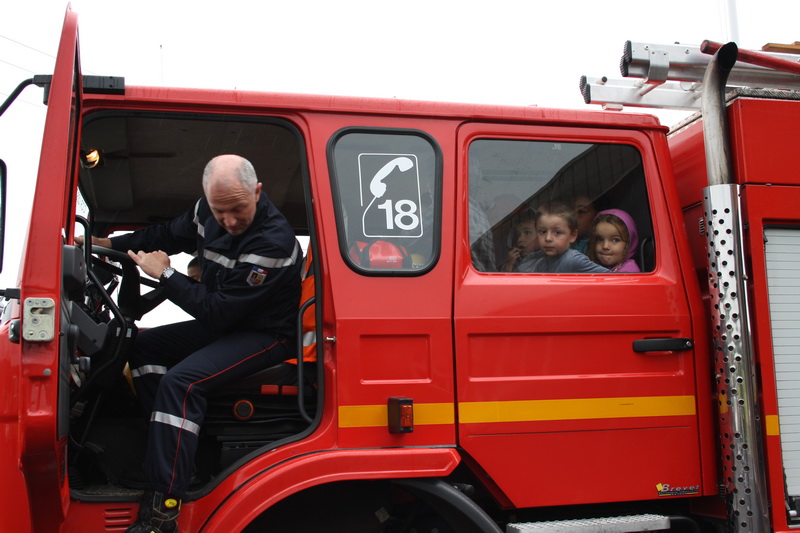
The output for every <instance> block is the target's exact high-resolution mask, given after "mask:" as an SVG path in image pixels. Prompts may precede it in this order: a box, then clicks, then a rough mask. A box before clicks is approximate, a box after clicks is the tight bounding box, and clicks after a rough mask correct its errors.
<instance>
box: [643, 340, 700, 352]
mask: <svg viewBox="0 0 800 533" xmlns="http://www.w3.org/2000/svg"><path fill="white" fill-rule="evenodd" d="M692 346H694V343H693V342H692V339H686V338H666V339H638V340H635V341H633V351H634V352H638V353H645V352H682V351H685V350H691V349H692Z"/></svg>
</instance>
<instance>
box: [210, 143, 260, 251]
mask: <svg viewBox="0 0 800 533" xmlns="http://www.w3.org/2000/svg"><path fill="white" fill-rule="evenodd" d="M203 192H204V193H205V195H206V200H207V201H208V206H209V207H210V208H211V212H212V214H213V215H214V218H215V219H216V220H217V222H218V223H219V225H220V226H222V227H223V228H224V229H225V231H227V232H228V233H230V234H231V235H240V234H242V233H244V232H245V231H247V228H249V227H250V224H252V223H253V218H255V214H256V208H257V204H258V198H259V196H260V195H261V184H260V183H258V180H257V179H256V172H255V169H253V165H252V164H250V162H249V161H248V160H247V159H245V158H243V157H241V156H238V155H232V154H227V155H220V156H217V157H215V158H214V159H212V160H211V161H209V162H208V164H207V165H206V168H205V170H204V171H203Z"/></svg>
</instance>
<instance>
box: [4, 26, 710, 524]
mask: <svg viewBox="0 0 800 533" xmlns="http://www.w3.org/2000/svg"><path fill="white" fill-rule="evenodd" d="M79 64H80V61H79V54H78V50H77V17H76V15H75V14H74V13H72V12H71V11H68V13H67V17H66V20H65V26H64V33H63V36H62V42H61V45H60V48H59V57H58V60H57V64H56V68H55V72H54V74H53V76H52V78H50V79H49V80H48V81H47V83H46V84H45V85H46V87H45V90H46V91H47V94H48V116H47V124H46V128H45V136H44V139H43V150H42V159H41V163H40V170H39V175H38V179H37V188H36V193H35V198H34V205H33V213H34V216H33V217H32V219H31V221H30V226H29V229H28V241H27V248H26V250H25V254H24V258H23V267H22V271H21V274H20V286H19V287H18V289H19V295H18V297H17V298H15V299H14V300H12V303H11V304H10V305H9V306H8V309H7V312H6V313H5V315H4V320H3V323H2V326H0V328H2V329H0V360H2V361H3V364H4V366H5V368H6V369H7V370H8V371H7V372H3V376H4V377H3V378H2V379H3V386H2V387H0V391H2V392H0V398H2V401H0V405H2V406H4V407H3V413H4V420H5V422H4V427H5V431H4V435H6V436H5V437H4V444H5V448H4V449H5V450H6V451H5V452H4V454H3V460H2V461H3V462H2V465H3V466H2V471H3V473H4V479H7V480H9V483H10V486H11V487H12V490H11V491H10V492H12V493H13V495H12V497H11V498H10V499H9V500H7V501H6V502H4V503H5V504H6V505H8V506H9V507H8V508H7V510H10V509H11V508H12V507H14V508H16V509H18V510H20V509H23V510H27V511H26V512H17V513H10V512H5V510H4V512H3V517H4V518H3V520H6V524H5V525H7V526H9V527H10V526H12V525H13V526H14V527H16V528H17V530H19V531H52V530H59V531H62V532H72V531H75V532H77V531H108V530H122V529H124V528H125V527H127V526H128V525H130V524H131V523H132V522H133V520H134V518H135V514H136V507H137V504H136V502H137V499H138V496H139V495H140V494H141V488H142V479H141V478H140V477H139V476H137V471H138V468H139V465H140V463H141V458H142V453H143V451H144V440H143V437H144V435H145V434H146V424H145V422H144V418H143V417H142V415H141V413H139V412H138V409H137V404H136V401H135V397H134V392H133V390H132V388H131V387H130V385H129V382H128V379H127V377H126V370H125V363H126V358H125V355H126V353H127V351H128V350H129V349H130V345H131V343H132V342H135V336H136V331H137V330H138V325H137V322H138V321H139V320H140V319H141V317H142V316H143V315H144V314H145V313H147V312H149V311H150V310H151V309H152V308H153V307H154V306H156V305H157V304H158V301H159V295H158V292H157V291H158V283H157V282H155V281H154V280H147V279H146V278H145V277H142V276H141V275H140V274H139V272H138V271H137V270H136V269H135V268H133V267H132V266H131V264H130V263H128V262H126V259H125V257H122V256H120V255H115V254H112V253H111V252H110V251H108V250H103V249H91V248H88V247H87V248H81V247H79V246H77V245H76V242H75V236H76V235H86V236H89V235H95V236H107V235H110V234H111V233H113V232H115V231H129V230H132V229H136V228H140V227H144V226H147V225H150V224H155V223H159V222H163V221H168V220H170V219H171V218H173V217H175V216H177V215H179V214H181V213H183V212H185V211H186V210H187V209H190V208H191V207H192V206H193V205H194V203H195V202H196V201H197V199H198V198H200V197H201V196H202V194H203V192H202V187H201V180H200V178H201V175H202V169H203V166H204V165H205V163H206V162H207V161H208V160H209V159H211V157H213V156H215V155H218V154H223V153H236V154H239V155H242V156H243V157H245V158H247V159H248V160H250V161H251V162H252V163H253V165H254V167H255V168H256V171H257V174H258V176H259V177H260V180H261V181H262V183H263V186H264V190H265V191H266V193H267V195H268V196H269V198H270V199H271V201H272V202H273V203H274V204H275V205H276V206H277V207H278V208H279V209H280V210H281V211H282V212H283V213H284V214H285V215H286V216H287V218H288V219H289V221H290V223H291V224H292V226H293V228H294V230H295V232H296V234H297V235H298V236H300V237H302V241H303V242H304V246H305V250H304V254H305V257H306V258H309V257H310V258H313V260H310V261H309V262H308V272H309V274H310V277H311V278H313V285H312V287H313V291H312V293H313V300H311V299H308V298H306V299H305V300H304V304H308V305H303V306H301V307H300V308H299V309H298V323H299V324H301V325H302V324H304V323H305V325H304V326H301V328H300V330H299V331H298V336H297V349H296V355H297V360H296V361H295V362H293V363H286V364H284V365H280V368H270V369H265V373H263V374H258V375H255V376H252V379H248V380H246V381H247V383H240V384H236V386H234V387H231V388H230V389H228V390H221V391H218V393H215V394H214V395H213V396H212V397H211V398H210V402H209V409H208V413H207V419H206V423H205V424H204V427H203V430H202V433H201V448H200V450H199V452H198V455H197V461H196V475H195V478H194V482H193V485H192V488H191V498H190V499H189V500H188V501H186V502H185V503H184V506H183V510H182V512H181V516H180V518H179V525H180V531H203V532H215V531H216V532H223V531H224V532H228V531H259V530H263V528H265V527H267V526H268V527H270V528H271V529H270V530H276V531H295V532H297V531H320V530H325V531H332V530H334V529H331V528H332V527H333V526H331V524H340V527H341V529H340V530H342V531H376V532H378V531H385V532H393V531H404V530H406V529H404V528H405V527H415V528H417V530H419V531H433V530H434V529H437V530H438V531H459V532H464V531H500V530H501V529H500V528H501V527H506V528H507V530H508V531H526V530H527V529H525V528H524V526H514V525H513V524H520V523H524V522H528V521H533V520H542V519H550V518H552V519H560V518H567V517H569V518H574V517H576V516H577V517H584V516H592V515H591V514H590V513H597V514H594V516H597V515H603V516H608V515H609V514H611V513H616V514H619V513H622V514H625V515H626V516H631V515H636V516H653V513H655V514H657V515H658V516H660V517H662V518H660V519H659V520H661V521H660V522H658V523H659V524H660V525H661V526H662V527H661V529H666V528H668V527H669V520H666V521H665V520H664V519H663V517H666V516H673V517H688V516H690V515H692V516H699V515H702V514H705V515H711V516H715V517H719V515H720V508H721V506H720V501H719V499H718V498H717V494H718V444H717V435H716V422H715V420H716V418H715V413H714V407H715V402H716V397H715V394H716V393H715V389H714V386H713V381H714V380H713V377H712V372H713V371H714V368H713V365H712V364H711V363H710V355H709V354H710V353H711V348H710V334H709V326H708V319H707V307H706V304H705V303H704V300H703V296H702V292H701V288H700V283H699V281H698V275H697V270H696V268H695V261H694V260H693V255H692V246H693V245H694V244H693V243H692V242H690V239H689V238H688V237H687V235H686V232H685V230H684V224H685V220H684V215H683V212H684V211H683V210H682V205H683V204H685V202H683V203H682V196H681V195H680V194H679V192H678V188H677V187H676V181H675V177H674V175H673V172H672V159H673V155H672V154H671V152H670V149H669V146H668V141H667V135H666V133H667V129H666V128H665V127H663V126H661V125H660V124H659V123H658V121H657V120H656V119H655V118H654V117H652V116H648V115H637V114H611V113H605V112H598V111H574V110H553V109H546V108H538V107H520V108H516V107H496V106H484V105H467V104H442V103H430V102H409V101H402V100H381V99H362V98H347V97H327V96H315V95H288V94H277V93H256V92H245V91H236V90H232V91H218V90H215V91H211V90H202V89H175V88H159V87H135V86H126V85H125V84H124V82H122V81H121V80H119V79H116V78H99V79H98V78H91V77H85V76H83V75H82V74H81V72H80V69H79ZM10 179H14V176H11V177H10ZM556 203H559V204H565V205H567V206H568V207H569V208H570V209H574V208H575V207H576V206H577V205H578V204H580V205H581V207H582V209H584V210H585V211H586V212H585V214H586V215H587V216H588V217H589V220H590V221H591V217H592V216H594V214H596V213H599V212H602V211H606V210H609V209H614V210H622V211H625V212H626V213H628V215H629V216H630V218H631V219H632V220H633V222H634V224H635V227H636V230H637V231H636V233H637V235H638V238H637V242H636V244H635V250H634V251H633V253H632V258H633V261H634V262H635V264H636V267H637V268H636V270H638V271H635V272H625V273H621V272H599V273H578V272H565V273H552V272H551V273H548V272H523V271H511V272H507V271H506V269H504V264H505V262H506V261H507V260H508V257H509V255H508V254H509V252H510V251H511V250H512V249H514V248H515V247H516V246H517V240H518V233H519V227H520V225H521V223H522V221H523V220H524V219H525V217H531V216H533V217H534V219H535V218H536V216H537V212H539V211H541V210H543V209H545V208H547V207H551V206H552V205H554V204H556ZM629 237H630V236H629ZM583 238H585V235H583V234H580V235H578V230H577V228H576V239H575V240H576V245H577V242H578V241H579V239H583ZM584 244H585V245H586V246H590V244H589V243H584ZM583 250H584V251H585V252H586V253H587V254H589V255H590V256H592V255H593V254H592V253H591V252H592V250H591V249H590V248H584V249H583ZM153 291H154V292H153ZM312 304H313V306H312ZM309 317H311V318H313V320H310V321H309V320H308V318H309ZM309 324H310V325H309ZM309 339H314V342H308V340H309ZM304 340H305V341H307V342H306V348H307V347H308V346H313V349H312V350H311V351H310V353H309V352H308V351H307V350H306V351H305V352H306V353H307V355H306V356H305V357H304V356H303V355H302V354H303V353H304V344H303V341H304ZM287 365H288V366H287ZM6 474H7V475H6ZM41 506H45V507H46V508H47V509H48V510H53V512H48V513H43V512H38V509H40V508H41ZM698 508H702V509H703V512H697V509H698ZM34 509H36V510H37V511H34ZM310 509H313V510H314V512H309V510H310ZM721 514H722V515H724V508H722V512H721ZM704 525H706V526H708V524H707V523H706V524H704ZM663 526H665V527H663ZM653 527H655V526H653ZM708 527H710V526H708ZM514 528H516V529H514ZM651 529H652V528H651Z"/></svg>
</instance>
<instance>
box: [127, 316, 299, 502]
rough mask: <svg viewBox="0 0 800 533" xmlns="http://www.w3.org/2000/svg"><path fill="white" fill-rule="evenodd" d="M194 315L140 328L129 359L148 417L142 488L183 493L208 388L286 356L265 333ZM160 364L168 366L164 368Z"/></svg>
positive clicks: (282, 344) (281, 343) (279, 343)
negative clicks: (223, 330) (222, 330)
mask: <svg viewBox="0 0 800 533" xmlns="http://www.w3.org/2000/svg"><path fill="white" fill-rule="evenodd" d="M207 330H208V328H206V327H204V326H203V325H201V324H200V323H199V322H197V321H189V322H180V323H178V324H168V325H166V326H161V327H158V328H153V329H149V330H145V331H142V332H141V333H140V335H139V336H138V338H137V339H136V344H135V346H134V351H133V354H132V355H131V359H130V365H131V374H132V375H133V376H134V380H133V382H134V384H135V386H136V392H137V394H138V395H139V402H140V404H141V405H142V409H143V411H144V412H145V413H147V415H146V416H147V419H148V420H150V424H149V430H150V431H149V435H148V442H147V452H146V455H145V463H144V470H145V477H146V479H147V484H148V488H151V489H154V490H158V491H161V492H164V493H168V494H172V495H175V496H178V497H180V498H186V496H187V494H186V491H187V489H188V484H189V478H190V476H191V472H192V465H193V463H194V455H195V451H196V450H197V437H198V434H199V432H200V428H201V426H202V424H203V419H204V417H205V413H206V405H207V402H206V395H207V394H208V392H210V391H211V390H213V389H215V388H217V387H220V386H223V385H225V384H227V383H229V382H231V381H235V380H237V379H239V378H241V377H243V376H247V375H249V374H252V373H253V372H257V371H259V370H261V369H263V368H266V367H268V366H271V365H273V364H276V363H278V362H280V361H283V360H286V359H288V358H289V357H291V355H292V354H291V352H290V351H289V346H290V344H291V343H288V342H286V341H285V340H284V339H279V338H276V337H275V336H274V335H271V334H269V333H263V332H257V331H238V332H234V333H230V334H228V335H223V336H215V335H213V334H211V333H209V332H208V331H207ZM162 368H169V370H168V371H167V372H166V373H163V372H162V371H161V369H162Z"/></svg>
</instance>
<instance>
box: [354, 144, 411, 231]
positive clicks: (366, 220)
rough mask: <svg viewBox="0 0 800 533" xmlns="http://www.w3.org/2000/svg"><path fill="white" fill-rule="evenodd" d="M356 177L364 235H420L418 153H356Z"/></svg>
mask: <svg viewBox="0 0 800 533" xmlns="http://www.w3.org/2000/svg"><path fill="white" fill-rule="evenodd" d="M358 179H359V183H360V194H361V198H360V202H361V207H362V208H363V212H362V215H361V229H362V232H363V233H364V236H365V237H421V236H422V203H421V201H420V185H419V166H418V164H417V156H415V155H414V154H359V156H358ZM365 204H366V207H364V206H365Z"/></svg>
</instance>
